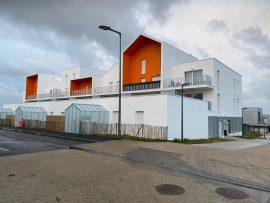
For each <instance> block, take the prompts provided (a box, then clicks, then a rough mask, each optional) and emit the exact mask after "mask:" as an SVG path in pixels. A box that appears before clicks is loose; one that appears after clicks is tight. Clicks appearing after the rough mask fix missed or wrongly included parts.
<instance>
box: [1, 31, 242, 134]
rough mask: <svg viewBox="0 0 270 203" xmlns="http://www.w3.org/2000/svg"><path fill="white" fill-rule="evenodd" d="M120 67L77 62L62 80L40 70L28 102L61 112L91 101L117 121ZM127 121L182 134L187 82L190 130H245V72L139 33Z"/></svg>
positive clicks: (126, 89) (126, 61)
mask: <svg viewBox="0 0 270 203" xmlns="http://www.w3.org/2000/svg"><path fill="white" fill-rule="evenodd" d="M118 74H119V66H118V65H117V64H116V65H113V66H112V67H111V68H110V69H109V70H108V71H100V70H97V69H91V68H85V67H82V66H76V67H71V68H67V69H64V70H63V71H62V74H61V79H60V80H59V79H57V77H56V76H45V75H40V74H35V75H31V76H28V77H27V78H26V91H25V93H24V95H23V97H24V99H25V102H24V104H15V105H5V107H11V108H13V109H15V108H16V107H17V106H19V105H20V106H21V105H25V106H40V107H44V108H46V109H47V111H48V112H50V114H53V115H61V114H63V113H64V112H65V109H66V108H67V107H68V106H69V105H70V104H72V103H87V104H88V103H90V104H99V105H102V106H104V107H105V108H106V109H107V110H109V111H110V118H109V121H110V122H112V123H113V122H117V119H116V118H117V116H118V97H117V96H118V91H119V78H118ZM121 79H122V85H123V86H122V87H121V90H122V94H123V103H122V104H123V112H122V122H123V123H145V124H149V125H156V126H166V127H168V134H169V135H168V136H169V139H174V138H180V134H181V115H180V111H181V88H182V84H186V86H184V87H183V88H184V92H183V94H184V96H185V97H184V135H185V137H186V138H190V139H197V138H208V137H214V136H220V137H222V136H223V135H227V134H233V133H239V132H241V125H242V124H241V109H242V78H241V75H240V74H238V73H237V72H235V71H234V70H232V69H231V68H229V67H227V66H226V65H224V64H223V63H221V62H220V61H218V60H217V59H214V58H210V59H203V60H198V59H197V58H196V57H194V56H192V55H190V54H187V53H185V52H183V51H181V50H179V49H177V48H175V47H173V46H171V45H168V44H167V43H164V42H162V41H159V40H156V39H153V38H151V37H149V36H146V35H140V36H138V37H137V38H136V39H135V40H134V42H132V43H131V44H130V45H129V46H128V47H127V49H125V50H124V51H123V61H122V78H121Z"/></svg>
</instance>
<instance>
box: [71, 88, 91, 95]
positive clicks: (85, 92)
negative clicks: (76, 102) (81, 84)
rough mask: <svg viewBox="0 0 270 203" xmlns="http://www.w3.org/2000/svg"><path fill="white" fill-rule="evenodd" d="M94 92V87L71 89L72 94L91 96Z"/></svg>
mask: <svg viewBox="0 0 270 203" xmlns="http://www.w3.org/2000/svg"><path fill="white" fill-rule="evenodd" d="M91 94H92V89H79V90H72V91H70V96H89V95H91Z"/></svg>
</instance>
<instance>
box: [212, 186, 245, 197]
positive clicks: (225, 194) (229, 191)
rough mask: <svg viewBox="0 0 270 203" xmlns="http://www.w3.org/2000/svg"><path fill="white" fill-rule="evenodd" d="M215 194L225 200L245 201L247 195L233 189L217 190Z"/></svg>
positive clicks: (222, 188)
mask: <svg viewBox="0 0 270 203" xmlns="http://www.w3.org/2000/svg"><path fill="white" fill-rule="evenodd" d="M216 193H218V194H219V195H221V196H222V197H225V198H227V199H246V198H248V197H249V196H248V194H246V193H245V192H243V191H241V190H238V189H235V188H224V187H221V188H217V189H216Z"/></svg>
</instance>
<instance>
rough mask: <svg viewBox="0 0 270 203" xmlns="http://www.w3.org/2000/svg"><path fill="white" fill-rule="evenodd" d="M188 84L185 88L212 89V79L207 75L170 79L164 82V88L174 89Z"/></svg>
mask: <svg viewBox="0 0 270 203" xmlns="http://www.w3.org/2000/svg"><path fill="white" fill-rule="evenodd" d="M184 83H189V86H186V88H187V87H197V86H204V87H205V86H207V87H212V78H211V77H210V76H209V75H202V76H193V77H182V78H172V79H167V80H164V84H163V85H164V88H176V87H181V85H182V84H184Z"/></svg>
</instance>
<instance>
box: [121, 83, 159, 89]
mask: <svg viewBox="0 0 270 203" xmlns="http://www.w3.org/2000/svg"><path fill="white" fill-rule="evenodd" d="M158 88H160V81H152V82H141V83H133V84H128V85H124V91H136V90H149V89H158Z"/></svg>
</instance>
